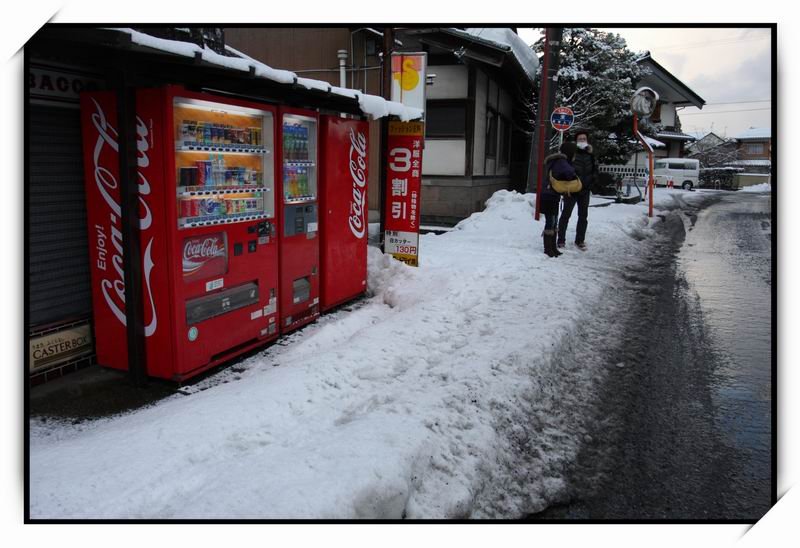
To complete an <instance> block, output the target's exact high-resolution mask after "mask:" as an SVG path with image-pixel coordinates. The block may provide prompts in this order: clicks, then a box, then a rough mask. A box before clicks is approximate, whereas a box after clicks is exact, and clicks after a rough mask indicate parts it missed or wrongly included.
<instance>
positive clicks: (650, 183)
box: [633, 114, 655, 217]
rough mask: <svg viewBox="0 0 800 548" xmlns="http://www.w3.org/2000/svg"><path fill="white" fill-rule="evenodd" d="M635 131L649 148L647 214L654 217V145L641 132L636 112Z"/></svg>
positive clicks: (643, 144) (634, 116)
mask: <svg viewBox="0 0 800 548" xmlns="http://www.w3.org/2000/svg"><path fill="white" fill-rule="evenodd" d="M633 133H634V135H636V138H637V139H639V141H641V142H642V146H644V148H646V149H647V160H648V164H649V166H650V173H649V176H648V179H647V189H646V190H645V192H646V193H649V194H650V197H649V199H648V201H649V205H648V210H647V216H648V217H652V216H653V189H654V187H655V179H654V178H653V165H654V162H653V147H651V146H650V144H649V143H648V142H647V141H645V140H644V137H642V134H641V133H639V117H638V116H637V115H636V114H634V115H633ZM634 176H635V174H634Z"/></svg>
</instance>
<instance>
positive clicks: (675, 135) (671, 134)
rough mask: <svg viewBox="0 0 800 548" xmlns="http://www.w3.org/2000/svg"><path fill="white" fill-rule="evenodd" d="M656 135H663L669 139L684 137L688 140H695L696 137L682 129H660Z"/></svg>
mask: <svg viewBox="0 0 800 548" xmlns="http://www.w3.org/2000/svg"><path fill="white" fill-rule="evenodd" d="M656 137H662V138H667V139H683V140H687V141H694V140H695V138H694V137H692V136H691V135H687V134H686V133H683V132H682V131H659V132H658V133H656Z"/></svg>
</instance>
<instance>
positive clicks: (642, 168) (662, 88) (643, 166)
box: [600, 52, 706, 176]
mask: <svg viewBox="0 0 800 548" xmlns="http://www.w3.org/2000/svg"><path fill="white" fill-rule="evenodd" d="M636 62H637V63H638V64H639V65H640V66H641V67H642V68H644V69H645V72H646V74H645V75H644V76H643V77H642V78H641V79H640V80H639V82H637V83H636V85H637V86H639V87H640V86H647V87H649V88H652V89H654V90H655V91H656V92H657V93H658V96H659V99H658V103H657V104H656V109H655V111H654V112H653V114H652V116H650V119H649V125H650V128H651V131H650V132H649V133H650V135H651V136H650V137H648V138H647V141H648V143H649V144H650V146H652V147H653V153H654V154H653V155H654V156H655V158H656V159H657V158H682V157H684V156H686V145H687V144H688V143H692V142H694V141H695V140H696V139H695V137H694V136H692V135H689V134H688V133H684V132H683V131H682V129H681V123H680V118H679V116H678V109H679V108H682V107H689V106H692V107H697V108H699V109H702V108H703V105H705V104H706V102H705V100H704V99H703V98H702V97H700V96H699V95H698V94H697V93H695V92H694V91H693V90H691V89H690V88H689V87H688V86H687V85H686V84H684V83H683V82H681V81H680V80H679V79H678V78H677V77H675V76H674V75H673V74H672V73H671V72H669V71H668V70H667V69H666V68H664V67H663V66H661V65H660V64H659V63H658V62H657V61H656V60H655V59H653V57H652V56H651V55H650V52H645V54H644V55H642V56H641V57H639V58H638V59H637V61H636ZM647 164H648V159H647V152H646V151H644V150H642V151H641V152H638V153H635V154H632V155H631V157H630V158H629V159H628V162H627V163H625V164H619V165H603V166H601V167H600V169H601V171H605V172H608V173H614V174H616V175H622V176H626V175H633V174H637V175H639V176H643V175H644V174H645V172H646V170H647Z"/></svg>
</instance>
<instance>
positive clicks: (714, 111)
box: [680, 107, 772, 117]
mask: <svg viewBox="0 0 800 548" xmlns="http://www.w3.org/2000/svg"><path fill="white" fill-rule="evenodd" d="M757 110H772V108H770V107H768V108H743V109H740V110H712V111H710V112H682V113H681V114H680V116H681V117H684V116H697V115H698V114H727V113H729V112H755V111H757Z"/></svg>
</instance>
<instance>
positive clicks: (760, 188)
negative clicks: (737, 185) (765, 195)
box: [741, 183, 772, 192]
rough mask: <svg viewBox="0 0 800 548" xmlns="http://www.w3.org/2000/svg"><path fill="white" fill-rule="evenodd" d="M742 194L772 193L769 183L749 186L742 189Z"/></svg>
mask: <svg viewBox="0 0 800 548" xmlns="http://www.w3.org/2000/svg"><path fill="white" fill-rule="evenodd" d="M741 191H742V192H772V185H771V184H769V183H761V184H758V185H750V186H746V187H743V188H742V189H741Z"/></svg>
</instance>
